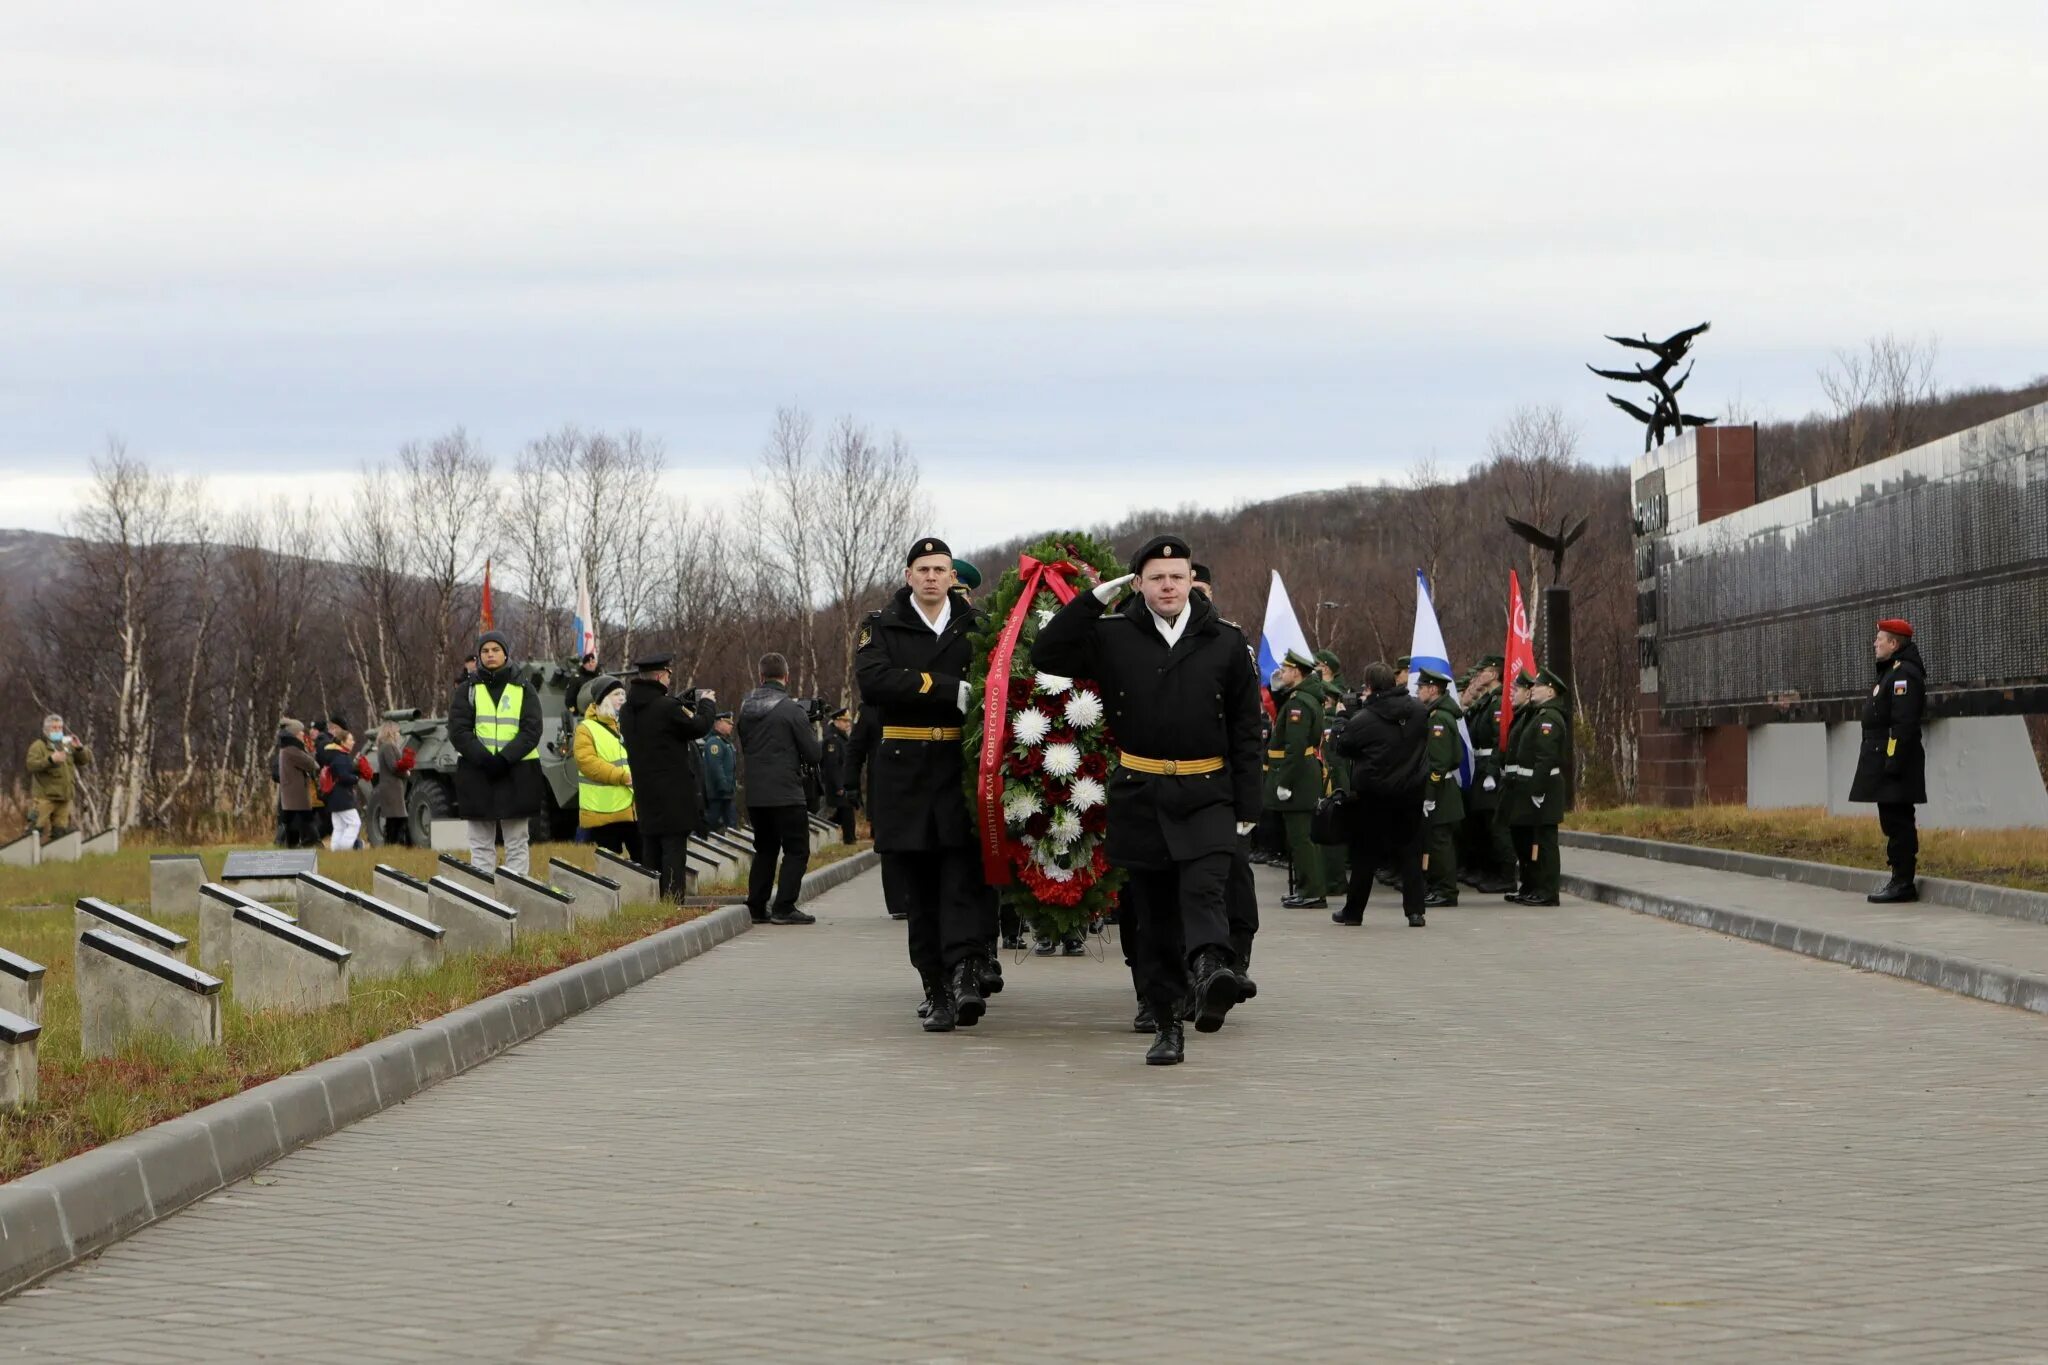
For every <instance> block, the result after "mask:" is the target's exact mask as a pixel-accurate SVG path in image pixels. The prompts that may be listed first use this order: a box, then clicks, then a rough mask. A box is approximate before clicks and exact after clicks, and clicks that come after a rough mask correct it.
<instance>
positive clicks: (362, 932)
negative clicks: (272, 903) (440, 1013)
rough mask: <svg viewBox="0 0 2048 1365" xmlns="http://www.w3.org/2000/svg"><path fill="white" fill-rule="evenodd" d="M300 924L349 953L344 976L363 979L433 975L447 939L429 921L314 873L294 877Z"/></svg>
mask: <svg viewBox="0 0 2048 1365" xmlns="http://www.w3.org/2000/svg"><path fill="white" fill-rule="evenodd" d="M299 924H300V925H301V926H302V927H303V928H305V929H306V931H307V932H308V933H313V934H318V935H319V936H320V937H321V938H324V939H327V940H329V941H330V942H334V943H339V944H340V945H341V946H342V947H344V948H346V949H348V950H349V952H350V953H351V954H353V955H354V956H353V958H352V960H351V961H350V964H349V970H350V971H351V972H353V973H354V974H355V975H356V976H360V977H366V978H374V977H386V976H398V975H401V974H403V973H405V972H430V971H432V970H434V968H436V967H438V966H440V965H441V957H442V951H443V941H444V939H445V938H446V936H447V931H446V930H444V929H442V927H441V926H440V925H438V924H435V923H434V922H433V921H432V920H429V919H425V918H423V917H421V916H419V915H415V914H413V913H412V912H411V911H410V910H404V909H401V908H399V907H398V906H396V905H392V904H391V903H389V902H388V901H381V900H379V899H377V898H376V897H375V896H366V895H364V894H363V893H362V892H360V891H358V890H356V889H355V888H354V887H349V886H343V885H342V884H341V883H340V882H337V881H331V880H329V879H328V878H326V877H323V876H321V875H320V874H319V873H317V872H301V873H300V874H299Z"/></svg>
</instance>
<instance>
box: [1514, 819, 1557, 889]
mask: <svg viewBox="0 0 2048 1365" xmlns="http://www.w3.org/2000/svg"><path fill="white" fill-rule="evenodd" d="M1515 859H1516V861H1517V863H1518V864H1519V865H1520V866H1519V869H1518V870H1519V872H1520V876H1521V883H1522V894H1523V895H1525V896H1533V897H1535V898H1537V899H1538V900H1546V901H1554V900H1556V899H1557V886H1558V878H1559V876H1560V875H1562V873H1563V871H1564V866H1563V863H1562V861H1561V860H1560V859H1559V857H1558V854H1557V826H1556V825H1516V826H1515Z"/></svg>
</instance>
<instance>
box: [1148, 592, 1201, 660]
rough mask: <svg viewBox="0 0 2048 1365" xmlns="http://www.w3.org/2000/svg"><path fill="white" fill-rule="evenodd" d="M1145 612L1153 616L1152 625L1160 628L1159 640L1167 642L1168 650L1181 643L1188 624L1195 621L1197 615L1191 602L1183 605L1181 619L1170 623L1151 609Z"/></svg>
mask: <svg viewBox="0 0 2048 1365" xmlns="http://www.w3.org/2000/svg"><path fill="white" fill-rule="evenodd" d="M1145 610H1146V611H1147V612H1149V613H1150V614H1151V617H1152V624H1153V625H1155V626H1157V627H1158V628H1159V638H1160V639H1162V640H1164V641H1166V647H1167V648H1168V649H1172V648H1173V647H1174V646H1175V645H1177V644H1179V643H1180V637H1181V635H1182V633H1183V632H1185V631H1186V630H1187V628H1188V622H1189V621H1190V620H1192V619H1194V615H1195V611H1194V604H1193V603H1191V602H1183V603H1181V608H1180V619H1179V620H1177V621H1168V620H1167V619H1166V618H1165V617H1164V616H1161V615H1160V614H1159V613H1158V612H1156V611H1153V610H1152V608H1150V607H1147V608H1145Z"/></svg>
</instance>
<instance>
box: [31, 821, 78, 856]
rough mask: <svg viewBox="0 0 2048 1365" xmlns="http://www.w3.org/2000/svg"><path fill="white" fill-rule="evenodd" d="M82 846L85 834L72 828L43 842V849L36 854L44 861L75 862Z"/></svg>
mask: <svg viewBox="0 0 2048 1365" xmlns="http://www.w3.org/2000/svg"><path fill="white" fill-rule="evenodd" d="M84 847H85V836H84V835H83V834H80V833H79V832H78V831H77V830H75V829H74V830H72V831H71V832H70V833H69V834H60V835H58V836H57V837H56V838H54V839H52V840H50V841H49V842H48V843H46V844H44V845H43V851H42V852H41V853H39V854H37V855H36V856H37V857H38V858H40V859H41V860H42V861H43V862H46V863H75V862H77V861H78V856H79V850H81V849H83V848H84Z"/></svg>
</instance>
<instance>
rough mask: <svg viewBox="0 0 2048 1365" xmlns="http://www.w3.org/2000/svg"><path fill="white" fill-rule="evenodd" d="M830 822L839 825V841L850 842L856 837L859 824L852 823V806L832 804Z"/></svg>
mask: <svg viewBox="0 0 2048 1365" xmlns="http://www.w3.org/2000/svg"><path fill="white" fill-rule="evenodd" d="M832 823H834V824H836V825H838V826H839V842H840V843H842V844H850V843H852V842H853V841H854V839H855V838H856V837H858V833H859V826H858V825H856V824H855V823H854V814H853V807H852V806H834V807H833V808H832Z"/></svg>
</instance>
